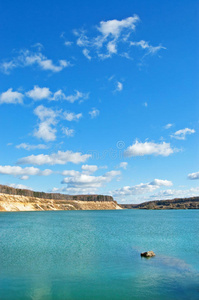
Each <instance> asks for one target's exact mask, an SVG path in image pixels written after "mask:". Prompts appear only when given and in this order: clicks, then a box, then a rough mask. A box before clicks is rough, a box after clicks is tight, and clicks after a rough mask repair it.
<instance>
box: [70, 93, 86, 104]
mask: <svg viewBox="0 0 199 300" xmlns="http://www.w3.org/2000/svg"><path fill="white" fill-rule="evenodd" d="M88 97H89V93H82V92H79V91H75V94H74V95H69V96H66V97H65V100H67V101H69V102H70V103H74V102H75V101H78V100H79V101H80V102H82V101H83V100H86V99H88Z"/></svg>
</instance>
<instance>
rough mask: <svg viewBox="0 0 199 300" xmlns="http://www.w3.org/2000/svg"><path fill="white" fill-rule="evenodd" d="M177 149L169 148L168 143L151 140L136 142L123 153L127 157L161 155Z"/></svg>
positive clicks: (167, 154) (166, 154)
mask: <svg viewBox="0 0 199 300" xmlns="http://www.w3.org/2000/svg"><path fill="white" fill-rule="evenodd" d="M174 151H177V150H176V149H173V148H171V146H170V143H165V142H163V143H153V142H145V143H142V142H138V141H137V140H136V142H135V143H134V144H133V145H132V146H129V147H128V148H127V149H126V150H125V152H124V155H125V156H127V157H131V156H144V155H161V156H169V155H170V154H172V153H174Z"/></svg>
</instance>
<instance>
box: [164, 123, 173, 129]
mask: <svg viewBox="0 0 199 300" xmlns="http://www.w3.org/2000/svg"><path fill="white" fill-rule="evenodd" d="M173 125H174V124H171V123H168V124H167V125H165V126H164V129H169V128H171V127H173Z"/></svg>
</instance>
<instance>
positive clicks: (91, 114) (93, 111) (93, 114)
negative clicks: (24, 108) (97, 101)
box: [89, 108, 100, 119]
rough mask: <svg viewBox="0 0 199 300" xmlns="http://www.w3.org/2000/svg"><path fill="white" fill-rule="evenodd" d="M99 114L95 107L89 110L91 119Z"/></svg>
mask: <svg viewBox="0 0 199 300" xmlns="http://www.w3.org/2000/svg"><path fill="white" fill-rule="evenodd" d="M99 114H100V111H99V110H98V109H96V108H93V109H92V110H91V111H89V115H90V116H91V118H92V119H94V118H96V117H97V116H99Z"/></svg>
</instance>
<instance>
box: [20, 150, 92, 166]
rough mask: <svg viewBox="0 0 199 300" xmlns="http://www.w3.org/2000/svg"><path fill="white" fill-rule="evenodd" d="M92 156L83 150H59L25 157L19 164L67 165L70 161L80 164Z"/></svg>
mask: <svg viewBox="0 0 199 300" xmlns="http://www.w3.org/2000/svg"><path fill="white" fill-rule="evenodd" d="M90 157H91V155H90V154H82V153H81V152H72V151H69V150H68V151H65V152H64V151H58V152H57V153H52V154H49V155H44V154H39V155H30V156H27V157H23V158H21V159H19V160H18V164H33V165H44V164H49V165H56V164H57V165H65V164H67V163H68V162H71V163H74V164H79V163H84V162H85V161H86V160H87V159H89V158H90Z"/></svg>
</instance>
